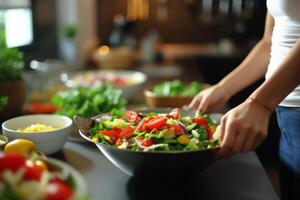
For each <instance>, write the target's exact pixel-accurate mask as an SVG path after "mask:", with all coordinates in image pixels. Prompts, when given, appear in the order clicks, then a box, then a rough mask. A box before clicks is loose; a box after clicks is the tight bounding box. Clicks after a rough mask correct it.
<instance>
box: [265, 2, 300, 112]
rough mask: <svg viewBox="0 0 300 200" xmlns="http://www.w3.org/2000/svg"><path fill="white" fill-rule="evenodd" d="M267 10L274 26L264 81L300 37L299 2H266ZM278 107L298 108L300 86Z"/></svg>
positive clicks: (299, 104) (299, 103)
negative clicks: (269, 57)
mask: <svg viewBox="0 0 300 200" xmlns="http://www.w3.org/2000/svg"><path fill="white" fill-rule="evenodd" d="M267 8H268V11H269V13H270V14H271V15H272V16H273V18H274V21H275V26H274V29H273V34H272V47H271V59H270V63H269V66H268V71H267V74H266V79H268V78H269V77H270V76H271V74H272V73H273V72H274V71H275V70H276V69H277V67H278V66H279V65H280V63H281V62H282V61H283V60H284V59H285V58H286V57H287V55H288V54H289V52H290V51H291V49H292V47H293V46H294V45H295V43H296V41H297V40H298V38H299V37H300V0H267ZM299 56H300V55H299ZM299 78H300V71H299ZM279 105H281V106H288V107H300V85H298V86H297V87H296V88H295V90H294V91H292V92H291V93H290V94H289V95H288V96H287V97H286V98H285V99H284V100H283V101H282V102H281V103H280V104H279Z"/></svg>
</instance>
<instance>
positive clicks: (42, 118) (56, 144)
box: [2, 114, 73, 155]
mask: <svg viewBox="0 0 300 200" xmlns="http://www.w3.org/2000/svg"><path fill="white" fill-rule="evenodd" d="M37 123H39V124H44V125H48V126H52V127H56V128H58V129H56V130H54V131H45V132H26V133H23V132H19V131H17V130H18V129H19V128H25V127H28V126H30V125H32V124H37ZM72 124H73V121H72V119H70V118H69V117H66V116H62V115H54V114H36V115H24V116H20V117H15V118H12V119H9V120H7V121H5V122H4V123H3V124H2V131H3V134H4V135H5V136H6V137H7V138H8V140H9V141H11V140H14V139H20V138H22V139H27V140H31V141H32V142H33V143H35V144H36V145H37V149H38V150H40V151H42V152H43V153H45V154H46V155H49V154H53V153H55V152H57V151H59V150H60V149H61V148H62V147H63V146H64V144H65V142H66V140H67V138H68V136H69V135H70V131H71V126H72Z"/></svg>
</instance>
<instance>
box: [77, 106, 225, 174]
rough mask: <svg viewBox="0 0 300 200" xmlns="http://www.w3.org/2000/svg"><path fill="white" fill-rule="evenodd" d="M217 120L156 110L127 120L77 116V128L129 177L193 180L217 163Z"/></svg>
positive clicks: (128, 114) (131, 115)
mask: <svg viewBox="0 0 300 200" xmlns="http://www.w3.org/2000/svg"><path fill="white" fill-rule="evenodd" d="M211 116H212V115H206V114H200V115H196V116H193V114H191V112H187V111H184V110H182V111H181V110H180V109H178V108H175V109H169V108H155V109H152V108H150V109H142V110H138V111H126V112H125V113H124V114H122V115H121V116H111V115H105V114H103V115H102V114H101V115H99V116H96V117H93V118H88V119H87V118H82V117H78V116H75V117H74V123H75V125H76V126H77V128H78V129H79V133H80V135H81V136H82V137H83V138H84V139H86V140H88V141H90V142H92V143H94V144H95V145H96V146H97V147H98V148H99V150H100V151H101V152H102V153H103V154H104V155H105V156H106V157H107V158H108V159H109V160H110V161H111V162H112V163H113V164H114V165H115V166H117V167H118V168H119V169H120V170H122V171H124V172H125V173H127V174H128V175H158V174H160V175H170V174H177V175H178V174H181V175H191V174H193V172H201V171H203V170H204V169H206V168H207V167H209V166H210V165H211V164H212V163H213V162H215V161H216V160H217V159H216V157H215V152H216V150H218V148H219V145H220V142H219V139H218V135H217V134H216V128H217V121H218V120H215V116H216V115H214V117H211ZM218 117H220V116H218Z"/></svg>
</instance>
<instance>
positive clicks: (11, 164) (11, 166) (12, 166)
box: [0, 153, 26, 173]
mask: <svg viewBox="0 0 300 200" xmlns="http://www.w3.org/2000/svg"><path fill="white" fill-rule="evenodd" d="M25 163H26V157H25V156H24V155H22V154H16V153H9V154H5V155H0V173H1V172H3V171H4V170H11V171H13V172H15V171H17V170H18V169H20V168H21V167H24V166H25Z"/></svg>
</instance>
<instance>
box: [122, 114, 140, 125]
mask: <svg viewBox="0 0 300 200" xmlns="http://www.w3.org/2000/svg"><path fill="white" fill-rule="evenodd" d="M125 118H126V120H127V121H128V122H131V123H138V122H139V121H140V119H141V118H140V116H139V114H137V113H136V112H134V111H126V113H125Z"/></svg>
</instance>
